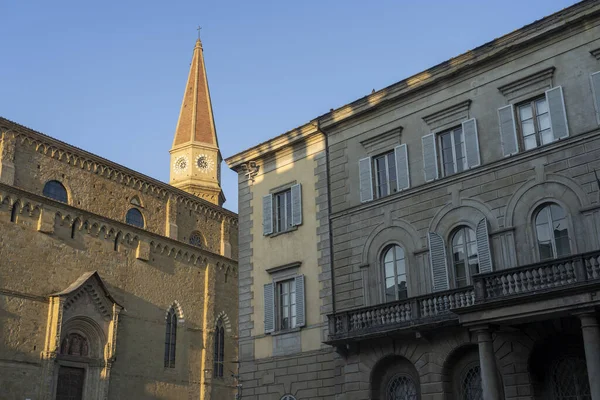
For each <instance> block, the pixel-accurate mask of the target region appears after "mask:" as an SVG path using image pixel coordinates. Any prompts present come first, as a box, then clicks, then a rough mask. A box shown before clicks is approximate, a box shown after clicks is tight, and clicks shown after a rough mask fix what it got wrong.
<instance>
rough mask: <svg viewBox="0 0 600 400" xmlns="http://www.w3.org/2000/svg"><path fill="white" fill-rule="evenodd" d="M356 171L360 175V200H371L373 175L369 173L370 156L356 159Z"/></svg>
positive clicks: (362, 201)
mask: <svg viewBox="0 0 600 400" xmlns="http://www.w3.org/2000/svg"><path fill="white" fill-rule="evenodd" d="M358 171H359V175H360V201H361V203H364V202H366V201H371V200H373V176H372V174H371V157H367V158H361V159H360V160H358Z"/></svg>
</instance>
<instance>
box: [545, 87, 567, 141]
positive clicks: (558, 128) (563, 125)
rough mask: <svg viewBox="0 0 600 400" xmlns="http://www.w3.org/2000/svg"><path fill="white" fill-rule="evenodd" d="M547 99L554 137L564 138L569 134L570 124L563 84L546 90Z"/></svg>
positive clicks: (556, 138)
mask: <svg viewBox="0 0 600 400" xmlns="http://www.w3.org/2000/svg"><path fill="white" fill-rule="evenodd" d="M546 101H548V110H549V111H550V125H551V126H552V134H553V135H554V139H555V140H558V139H562V138H565V137H567V136H569V126H568V125H567V110H566V109H565V99H564V98H563V92H562V86H557V87H555V88H552V89H550V90H546Z"/></svg>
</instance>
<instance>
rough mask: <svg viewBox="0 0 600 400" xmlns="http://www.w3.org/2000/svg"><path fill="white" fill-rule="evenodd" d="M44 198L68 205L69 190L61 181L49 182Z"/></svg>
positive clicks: (45, 186)
mask: <svg viewBox="0 0 600 400" xmlns="http://www.w3.org/2000/svg"><path fill="white" fill-rule="evenodd" d="M42 193H43V195H44V196H46V197H50V198H51V199H54V200H56V201H60V202H62V203H68V196H67V189H65V187H64V186H63V184H62V183H60V182H59V181H48V182H46V184H45V185H44V191H43V192H42Z"/></svg>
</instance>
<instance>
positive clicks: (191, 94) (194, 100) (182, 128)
mask: <svg viewBox="0 0 600 400" xmlns="http://www.w3.org/2000/svg"><path fill="white" fill-rule="evenodd" d="M198 32H199V31H198ZM191 142H196V143H198V142H199V143H202V144H205V145H209V146H214V147H218V145H219V144H218V141H217V133H216V129H215V121H214V118H213V112H212V103H211V101H210V92H209V90H208V81H207V78H206V69H205V66H204V55H203V50H202V42H201V41H200V36H199V35H198V39H197V40H196V46H195V47H194V54H193V56H192V64H191V66H190V73H189V75H188V80H187V85H186V88H185V93H184V95H183V103H182V104H181V111H180V112H179V120H178V121H177V129H176V130H175V139H174V140H173V147H176V146H179V145H182V144H185V143H191Z"/></svg>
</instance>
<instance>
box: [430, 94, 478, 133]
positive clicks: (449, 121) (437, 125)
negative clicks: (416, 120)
mask: <svg viewBox="0 0 600 400" xmlns="http://www.w3.org/2000/svg"><path fill="white" fill-rule="evenodd" d="M470 108H471V99H467V100H465V101H461V102H460V103H457V104H453V105H451V106H450V107H446V108H444V109H442V110H439V111H436V112H434V113H433V114H429V115H427V116H425V117H423V121H425V123H426V124H427V126H428V127H429V130H430V131H438V130H441V129H444V128H449V127H450V126H451V125H458V124H460V123H461V122H462V121H464V120H467V119H469V109H470Z"/></svg>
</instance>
